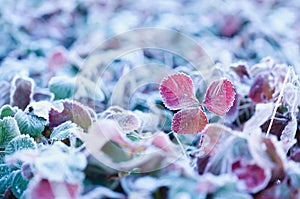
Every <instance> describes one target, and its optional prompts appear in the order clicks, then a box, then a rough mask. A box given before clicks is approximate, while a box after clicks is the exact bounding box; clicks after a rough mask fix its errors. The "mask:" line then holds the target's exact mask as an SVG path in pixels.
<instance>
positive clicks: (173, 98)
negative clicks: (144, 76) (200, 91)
mask: <svg viewBox="0 0 300 199" xmlns="http://www.w3.org/2000/svg"><path fill="white" fill-rule="evenodd" d="M193 89H194V85H193V81H192V79H191V78H190V77H189V76H187V75H185V74H183V73H177V74H174V75H171V76H168V77H167V79H164V80H163V81H162V82H161V85H160V94H161V96H162V99H163V102H164V104H165V106H166V107H167V108H168V109H170V110H178V109H182V108H185V107H188V106H192V105H195V104H199V102H198V100H197V99H196V97H195V94H194V91H193Z"/></svg>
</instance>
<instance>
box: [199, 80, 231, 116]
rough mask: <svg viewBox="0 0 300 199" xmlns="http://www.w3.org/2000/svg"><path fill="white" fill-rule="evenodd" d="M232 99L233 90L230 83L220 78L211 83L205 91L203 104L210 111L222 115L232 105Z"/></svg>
mask: <svg viewBox="0 0 300 199" xmlns="http://www.w3.org/2000/svg"><path fill="white" fill-rule="evenodd" d="M234 99H235V91H234V87H233V85H232V83H231V82H230V81H229V80H227V79H222V80H217V81H214V82H212V83H211V85H210V86H209V88H208V89H207V91H206V95H205V100H204V102H203V105H205V106H206V108H207V109H208V110H210V111H211V112H213V113H215V114H217V115H220V116H223V115H225V113H226V112H228V111H229V109H230V107H231V106H232V105H233V102H234Z"/></svg>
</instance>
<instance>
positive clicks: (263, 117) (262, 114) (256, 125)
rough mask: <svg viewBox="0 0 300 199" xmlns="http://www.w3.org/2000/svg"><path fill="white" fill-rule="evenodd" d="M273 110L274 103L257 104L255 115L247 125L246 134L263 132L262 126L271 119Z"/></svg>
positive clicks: (245, 127)
mask: <svg viewBox="0 0 300 199" xmlns="http://www.w3.org/2000/svg"><path fill="white" fill-rule="evenodd" d="M273 108H274V104H273V103H267V104H257V105H256V107H255V113H254V115H253V116H252V117H251V119H249V120H248V121H247V122H246V123H245V126H244V132H245V133H247V134H251V133H253V132H256V133H257V132H261V129H260V126H261V125H263V124H264V123H265V122H266V121H267V120H268V119H269V118H270V117H271V115H272V113H273Z"/></svg>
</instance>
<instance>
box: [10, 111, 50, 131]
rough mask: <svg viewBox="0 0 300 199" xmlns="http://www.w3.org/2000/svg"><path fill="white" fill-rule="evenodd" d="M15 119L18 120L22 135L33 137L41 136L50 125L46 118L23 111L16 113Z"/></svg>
mask: <svg viewBox="0 0 300 199" xmlns="http://www.w3.org/2000/svg"><path fill="white" fill-rule="evenodd" d="M15 119H16V120H17V123H18V126H19V128H20V131H21V133H22V134H29V135H31V136H40V135H41V133H42V132H43V130H44V129H45V126H46V125H47V123H48V122H47V121H46V120H45V119H44V118H40V117H37V116H35V115H32V114H31V113H28V112H23V111H21V110H20V111H18V112H17V113H16V115H15Z"/></svg>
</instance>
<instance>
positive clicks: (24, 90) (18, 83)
mask: <svg viewBox="0 0 300 199" xmlns="http://www.w3.org/2000/svg"><path fill="white" fill-rule="evenodd" d="M33 87H34V82H33V80H32V79H30V78H22V77H16V78H14V79H13V82H12V88H11V102H10V103H11V105H12V106H17V107H19V108H20V109H22V110H25V108H26V107H27V105H28V104H29V103H30V101H31V98H32V92H33Z"/></svg>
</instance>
